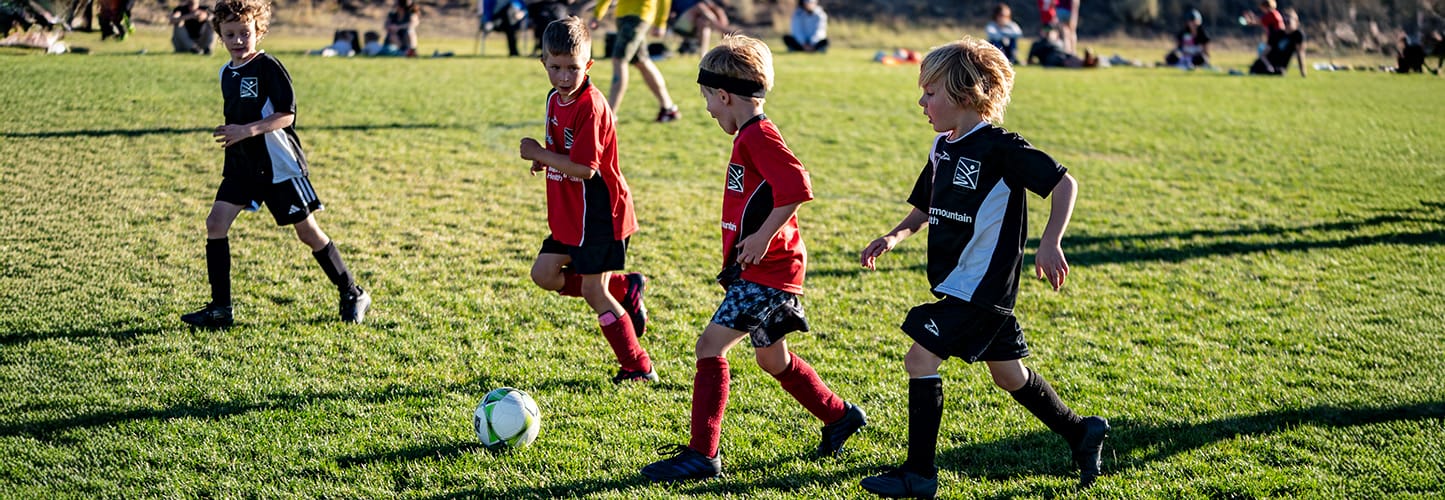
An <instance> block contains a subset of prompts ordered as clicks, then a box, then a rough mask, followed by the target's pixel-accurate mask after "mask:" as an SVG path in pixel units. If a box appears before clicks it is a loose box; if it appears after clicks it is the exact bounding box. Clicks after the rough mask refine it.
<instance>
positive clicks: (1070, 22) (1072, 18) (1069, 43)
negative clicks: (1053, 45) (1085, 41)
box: [1054, 0, 1081, 54]
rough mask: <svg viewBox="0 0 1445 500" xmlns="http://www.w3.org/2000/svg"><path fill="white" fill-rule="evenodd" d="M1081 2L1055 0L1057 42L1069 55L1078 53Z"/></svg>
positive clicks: (1077, 0) (1075, 0)
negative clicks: (1059, 42) (1061, 43)
mask: <svg viewBox="0 0 1445 500" xmlns="http://www.w3.org/2000/svg"><path fill="white" fill-rule="evenodd" d="M1080 1H1081V0H1056V2H1055V3H1054V15H1055V16H1056V17H1057V18H1058V23H1059V40H1060V41H1061V42H1063V44H1064V50H1066V51H1068V52H1069V53H1070V54H1077V53H1079V32H1078V27H1079V2H1080Z"/></svg>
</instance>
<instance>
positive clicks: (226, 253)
mask: <svg viewBox="0 0 1445 500" xmlns="http://www.w3.org/2000/svg"><path fill="white" fill-rule="evenodd" d="M206 277H207V278H208V279H210V281H211V304H212V305H217V306H221V307H231V240H230V239H229V238H216V239H207V240H206Z"/></svg>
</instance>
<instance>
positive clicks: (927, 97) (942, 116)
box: [918, 82, 967, 132]
mask: <svg viewBox="0 0 1445 500" xmlns="http://www.w3.org/2000/svg"><path fill="white" fill-rule="evenodd" d="M918 105H919V106H923V114H924V116H927V117H928V123H929V124H931V125H933V131H934V132H948V131H951V130H955V129H958V128H959V127H962V126H963V125H965V124H964V123H963V121H964V118H965V116H966V115H967V109H965V108H964V107H963V106H962V105H959V104H954V103H952V102H949V100H948V94H947V93H945V92H944V89H943V85H942V84H939V83H937V82H932V83H928V84H925V85H924V86H923V96H922V97H919V98H918Z"/></svg>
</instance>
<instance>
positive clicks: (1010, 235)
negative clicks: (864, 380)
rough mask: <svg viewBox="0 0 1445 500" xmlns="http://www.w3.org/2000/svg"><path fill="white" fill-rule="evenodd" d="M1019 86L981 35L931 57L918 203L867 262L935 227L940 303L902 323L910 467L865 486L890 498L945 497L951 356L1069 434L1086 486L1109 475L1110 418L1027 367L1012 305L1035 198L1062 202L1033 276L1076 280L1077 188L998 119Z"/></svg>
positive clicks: (923, 102) (933, 265) (926, 65)
mask: <svg viewBox="0 0 1445 500" xmlns="http://www.w3.org/2000/svg"><path fill="white" fill-rule="evenodd" d="M1013 79H1014V71H1013V66H1012V65H1010V64H1009V62H1008V59H1007V58H1005V57H1004V55H1003V53H1002V52H1000V51H999V50H998V49H997V48H994V47H993V46H992V45H990V44H989V43H987V42H984V41H982V40H973V39H970V38H964V39H962V40H959V41H956V42H953V43H950V44H947V45H943V46H940V47H935V48H934V49H933V50H932V51H930V52H929V53H928V55H927V56H926V57H924V58H923V64H922V65H921V66H920V70H919V77H918V84H919V86H920V87H923V96H922V97H920V98H919V99H918V105H919V106H922V107H923V114H924V115H925V116H927V117H928V121H929V123H930V124H932V125H933V131H934V132H937V133H938V135H937V136H935V137H934V139H933V149H932V151H930V153H929V157H928V162H927V163H925V164H924V165H923V171H922V172H920V173H919V175H918V181H917V182H916V183H915V184H914V186H913V194H911V195H909V197H908V203H909V204H910V205H913V210H912V212H911V213H909V214H908V216H906V217H904V218H903V221H902V222H900V223H898V226H897V227H895V228H893V230H892V231H890V232H889V233H888V234H885V235H883V236H882V237H880V238H878V239H875V240H873V242H872V243H869V244H868V246H867V248H864V249H863V251H862V253H861V254H860V260H861V263H862V265H863V267H865V268H868V269H874V266H875V264H876V259H877V258H878V256H880V255H883V254H884V253H886V252H888V251H890V250H893V248H894V247H895V246H896V245H898V243H899V242H901V241H903V240H904V239H905V238H908V237H909V236H911V235H913V234H914V233H917V232H919V231H921V230H923V229H924V228H925V227H927V228H929V231H928V282H929V285H930V286H931V287H932V291H933V294H934V295H935V296H937V297H938V298H940V299H942V300H940V301H938V302H934V303H931V304H923V305H920V306H918V307H915V308H913V309H912V310H911V311H909V312H908V316H907V317H906V318H905V319H904V320H903V325H902V327H901V328H902V329H903V332H904V333H906V334H908V336H909V337H911V338H912V339H913V346H912V348H910V349H909V350H908V354H907V355H905V356H904V358H903V363H904V367H905V368H906V369H907V371H908V376H909V377H910V379H909V380H908V460H907V461H905V462H904V463H903V465H902V466H900V467H898V468H896V469H894V470H892V471H890V472H887V473H884V474H880V475H877V476H873V477H869V478H866V479H863V488H864V489H866V490H868V491H870V492H873V493H876V494H879V495H882V496H885V497H892V498H899V497H911V498H933V496H934V495H936V494H937V492H938V468H937V467H935V466H934V455H935V453H936V449H937V446H938V428H939V423H940V421H941V419H942V416H943V379H941V378H939V376H938V367H939V365H941V364H943V360H944V359H946V358H949V357H958V358H962V359H963V360H964V361H966V362H969V363H973V362H976V361H983V362H984V363H985V364H987V365H988V371H989V374H990V375H992V376H993V382H994V384H995V385H997V386H998V387H999V388H1001V389H1003V390H1006V391H1009V393H1010V394H1011V395H1012V396H1013V398H1014V399H1015V400H1016V401H1018V402H1019V403H1020V404H1022V405H1023V406H1024V408H1027V409H1028V410H1029V412H1030V413H1032V414H1033V415H1034V417H1036V418H1038V419H1039V420H1040V421H1042V422H1043V423H1044V425H1046V426H1048V428H1049V429H1050V430H1052V431H1054V432H1055V433H1057V434H1059V435H1060V436H1061V437H1063V438H1064V439H1065V441H1067V442H1068V444H1069V448H1070V450H1071V451H1072V452H1073V460H1074V463H1075V464H1076V465H1077V466H1078V468H1079V485H1080V486H1081V487H1087V486H1089V485H1090V484H1092V483H1093V482H1094V479H1095V478H1096V477H1098V475H1099V450H1100V449H1101V448H1102V446H1103V442H1104V438H1105V436H1106V435H1107V433H1108V431H1109V423H1108V421H1106V420H1104V419H1103V418H1101V417H1080V416H1079V415H1077V414H1075V413H1074V411H1073V410H1071V409H1069V407H1068V405H1065V404H1064V402H1063V401H1062V400H1061V399H1059V396H1058V394H1056V393H1055V392H1054V389H1053V388H1052V387H1050V386H1049V383H1048V382H1047V381H1045V380H1044V378H1043V377H1042V376H1040V375H1039V374H1038V372H1035V371H1033V370H1029V369H1028V368H1025V367H1024V365H1023V362H1022V361H1021V360H1022V359H1023V358H1024V357H1025V356H1028V355H1029V349H1028V344H1026V343H1025V342H1024V332H1023V329H1022V328H1021V327H1020V326H1019V323H1018V321H1017V320H1016V319H1015V318H1014V314H1013V308H1014V297H1015V296H1016V295H1017V294H1018V286H1019V285H1018V283H1019V275H1020V274H1021V273H1022V271H1023V261H1024V242H1025V241H1026V240H1027V239H1028V231H1027V227H1028V222H1027V219H1028V206H1027V202H1026V199H1025V195H1026V194H1027V192H1029V191H1031V192H1033V193H1035V194H1038V195H1040V196H1045V197H1047V196H1052V197H1053V203H1052V205H1051V206H1050V210H1049V220H1048V223H1047V225H1046V226H1045V227H1044V233H1043V237H1042V239H1041V240H1040V242H1039V249H1038V253H1037V254H1036V255H1035V256H1034V273H1035V275H1036V276H1037V277H1039V278H1046V279H1048V281H1049V283H1050V284H1051V285H1052V286H1053V288H1054V290H1056V291H1057V290H1058V289H1059V287H1061V286H1063V284H1064V277H1065V276H1067V275H1068V274H1069V265H1068V263H1067V262H1066V261H1065V260H1064V252H1063V249H1062V248H1060V241H1061V240H1062V238H1063V235H1064V228H1065V227H1067V226H1068V224H1069V217H1070V215H1071V214H1072V213H1073V210H1074V196H1075V194H1076V192H1077V184H1076V183H1075V181H1074V178H1073V177H1072V176H1070V175H1069V174H1068V171H1067V169H1065V168H1064V167H1063V165H1059V163H1058V162H1056V161H1054V159H1053V158H1050V157H1049V155H1047V154H1044V152H1042V151H1039V150H1037V149H1034V147H1033V146H1032V145H1030V144H1029V143H1028V141H1025V140H1024V139H1023V138H1022V137H1019V136H1018V134H1014V133H1011V132H1008V131H1005V130H1004V129H1002V128H999V127H996V126H994V125H993V124H992V123H991V122H997V121H1001V120H1002V119H1003V112H1004V108H1005V106H1007V105H1008V101H1009V93H1010V91H1011V90H1012V89H1013Z"/></svg>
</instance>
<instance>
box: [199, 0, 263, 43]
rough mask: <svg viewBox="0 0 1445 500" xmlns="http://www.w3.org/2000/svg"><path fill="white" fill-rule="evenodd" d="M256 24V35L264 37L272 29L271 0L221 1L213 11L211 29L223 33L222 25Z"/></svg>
mask: <svg viewBox="0 0 1445 500" xmlns="http://www.w3.org/2000/svg"><path fill="white" fill-rule="evenodd" d="M247 21H255V22H256V34H257V35H264V34H266V30H268V29H270V28H271V2H270V0H221V1H219V2H216V7H215V8H213V9H211V27H212V28H215V29H216V33H217V34H220V32H221V23H244V22H247Z"/></svg>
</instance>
